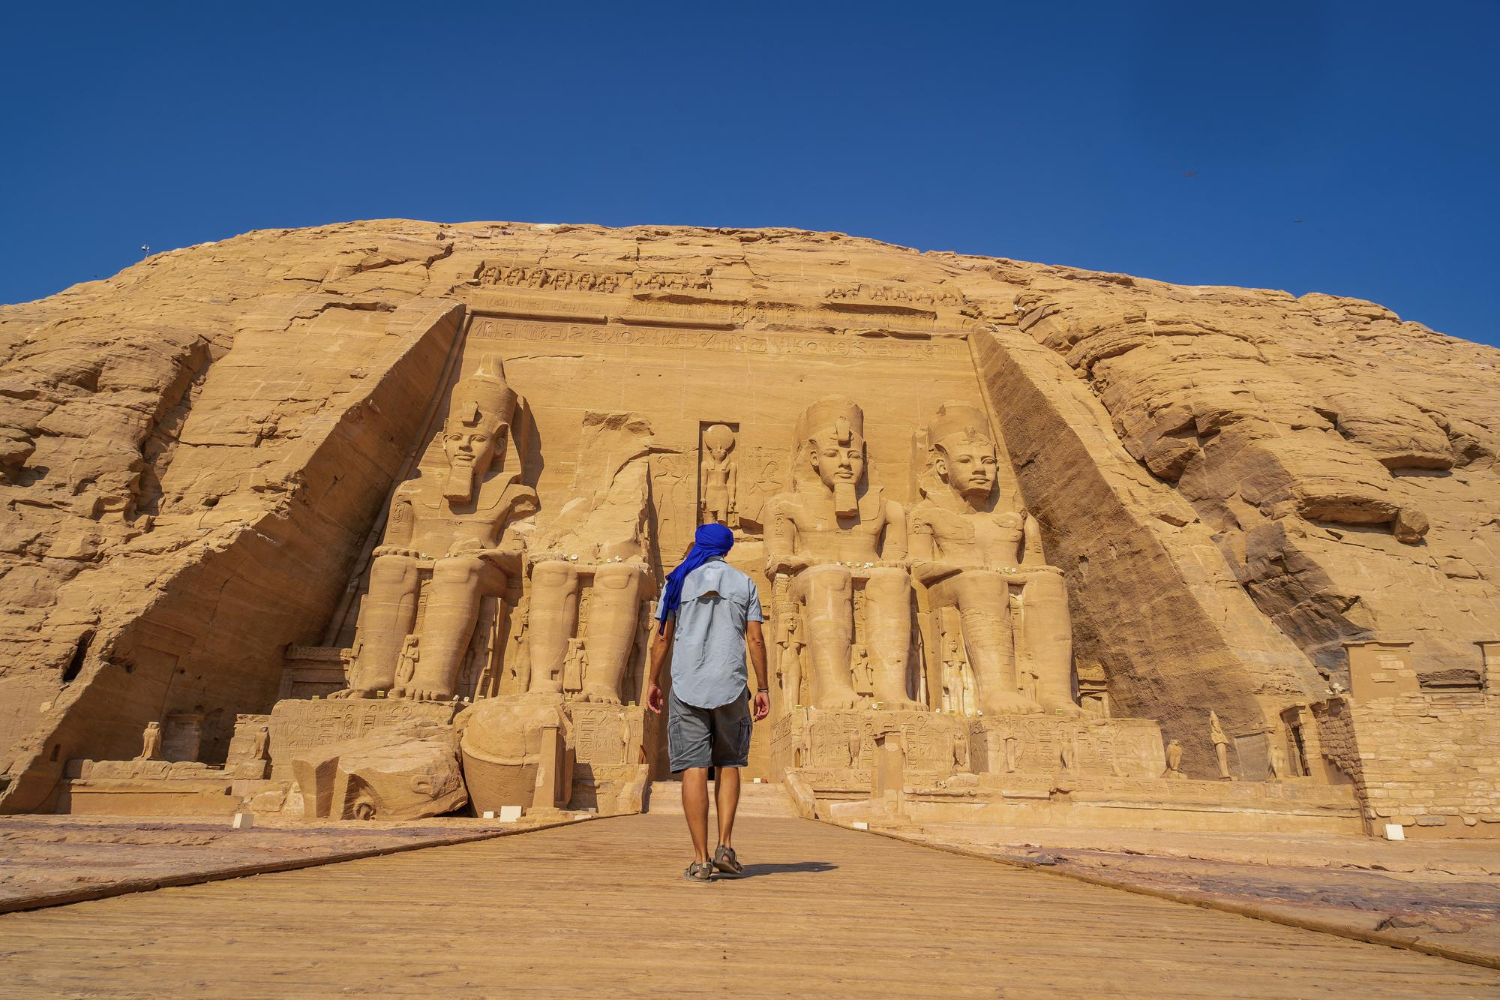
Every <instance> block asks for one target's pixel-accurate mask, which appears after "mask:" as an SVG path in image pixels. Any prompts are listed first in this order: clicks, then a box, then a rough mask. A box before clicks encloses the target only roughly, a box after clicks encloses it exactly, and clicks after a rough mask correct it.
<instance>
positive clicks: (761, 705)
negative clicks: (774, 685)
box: [754, 691, 771, 722]
mask: <svg viewBox="0 0 1500 1000" xmlns="http://www.w3.org/2000/svg"><path fill="white" fill-rule="evenodd" d="M770 714H771V696H770V695H769V694H767V693H766V692H764V691H757V692H755V709H754V715H755V721H756V722H759V721H761V720H762V719H764V718H765V717H766V716H768V715H770Z"/></svg>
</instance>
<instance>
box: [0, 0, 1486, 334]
mask: <svg viewBox="0 0 1500 1000" xmlns="http://www.w3.org/2000/svg"><path fill="white" fill-rule="evenodd" d="M1497 39H1500V3H1497V2H1496V0H1471V2H1453V3H1432V4H1419V3H1412V2H1410V0H1407V2H1401V3H1395V2H1390V3H1387V2H1374V3H1369V2H1350V3H1317V2H1315V0H1307V2H1296V3H1278V2H1254V3H1252V2H1249V0H1241V2H1238V3H1230V2H1220V0H1199V2H1195V3H1184V2H1154V0H1142V2H1140V3H1121V2H1119V0H1114V2H1109V3H1102V2H1101V3H1035V2H1030V3H1026V4H1008V3H1000V2H989V3H974V4H972V5H961V4H951V5H949V4H940V3H926V4H923V3H904V4H899V5H896V4H883V3H879V2H867V3H848V4H831V3H830V4H822V3H813V2H806V0H804V2H801V3H793V4H785V5H782V4H778V3H769V2H767V3H755V4H734V5H730V4H721V3H714V2H711V0H709V2H699V3H693V4H687V3H684V4H681V5H676V4H673V5H656V4H649V3H622V2H619V0H615V2H612V3H607V4H593V3H587V2H568V3H536V2H530V3H525V4H484V5H480V4H473V5H469V4H417V3H410V2H408V3H403V4H399V5H397V4H388V5H387V4H377V3H363V4H354V3H348V4H342V5H339V6H338V7H337V8H335V7H334V6H333V5H331V4H326V3H318V2H304V3H300V4H287V5H277V4H272V3H257V4H250V3H230V2H209V3H203V2H199V3H192V4H187V3H184V4H175V5H174V4H170V3H162V2H158V3H145V2H142V3H134V2H118V0H117V2H114V3H110V4H98V5H78V4H69V3H61V2H59V3H9V4H5V5H4V8H3V10H0V141H3V144H4V147H5V148H4V152H3V155H0V301H3V302H16V301H24V300H28V299H32V298H38V297H41V296H44V295H48V294H51V293H52V292H55V291H57V290H59V289H61V288H63V287H65V286H67V285H69V284H71V283H72V282H75V281H80V280H85V279H89V278H94V277H102V276H106V275H109V274H112V273H113V272H115V271H116V270H118V269H120V268H121V267H124V266H125V265H127V264H130V263H131V262H133V261H135V260H137V259H139V258H140V257H141V256H142V255H141V252H140V250H139V249H138V248H139V247H140V245H141V244H143V243H144V244H150V245H151V247H152V248H153V249H155V250H163V249H168V248H171V247H177V246H183V245H186V244H191V243H199V242H203V241H205V240H216V239H221V238H224V237H228V236H232V235H235V234H237V233H241V232H245V231H247V230H251V229H263V228H268V227H282V226H305V225H313V224H318V223H326V222H335V221H343V220H349V219H360V218H386V217H392V216H402V217H410V218H419V219H431V220H437V221H466V220H485V219H510V220H527V221H535V222H597V223H604V224H608V225H629V224H634V223H692V224H702V225H714V226H772V225H776V226H798V227H805V228H808V229H832V230H839V231H843V232H848V233H854V234H858V235H862V236H871V237H876V238H879V239H883V240H889V241H892V242H895V243H901V244H906V245H909V246H914V247H919V248H922V249H945V250H958V251H961V252H965V253H976V254H988V255H994V256H1003V257H1015V258H1020V259H1025V260H1035V261H1044V262H1048V263H1058V264H1070V265H1075V266H1079V267H1087V268H1097V269H1101V270H1108V271H1125V272H1129V273H1131V274H1137V275H1145V276H1149V277H1154V278H1162V279H1166V280H1168V281H1176V282H1184V283H1191V284H1238V285H1252V286H1259V287H1270V288H1285V289H1287V290H1289V291H1292V292H1294V293H1298V294H1300V293H1303V292H1307V291H1325V292H1333V293H1338V294H1346V295H1355V296H1360V297H1362V298H1369V299H1374V300H1376V301H1378V302H1381V303H1384V304H1386V305H1388V306H1390V307H1391V308H1393V309H1395V310H1396V311H1397V312H1399V313H1400V314H1401V315H1402V316H1403V317H1405V318H1409V319H1416V320H1420V321H1422V322H1424V323H1427V324H1428V325H1430V326H1432V327H1434V328H1436V329H1438V330H1442V331H1444V332H1447V333H1452V334H1455V335H1457V336H1462V337H1467V338H1470V339H1473V340H1480V341H1484V342H1487V343H1492V344H1494V343H1500V321H1497V320H1496V318H1495V317H1496V308H1495V307H1496V299H1497V289H1500V250H1497V238H1500V193H1497V191H1500V58H1497V55H1496V52H1497V49H1496V45H1497Z"/></svg>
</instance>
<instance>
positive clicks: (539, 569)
mask: <svg viewBox="0 0 1500 1000" xmlns="http://www.w3.org/2000/svg"><path fill="white" fill-rule="evenodd" d="M577 576H578V572H577V570H575V569H573V567H572V565H570V564H569V563H565V562H561V561H558V560H549V561H548V562H540V563H537V564H536V566H534V567H533V568H532V570H531V585H532V586H533V587H566V586H568V585H569V584H570V583H571V582H572V581H573V580H575V579H577Z"/></svg>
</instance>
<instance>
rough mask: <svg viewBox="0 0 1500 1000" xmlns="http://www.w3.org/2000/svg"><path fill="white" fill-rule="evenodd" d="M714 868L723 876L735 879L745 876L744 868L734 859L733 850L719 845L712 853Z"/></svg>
mask: <svg viewBox="0 0 1500 1000" xmlns="http://www.w3.org/2000/svg"><path fill="white" fill-rule="evenodd" d="M714 867H715V868H717V869H718V870H719V871H721V872H723V873H724V874H725V875H733V876H735V877H736V878H738V877H739V876H741V875H743V874H745V866H744V865H742V864H740V859H739V858H737V857H735V854H734V848H732V847H729V846H726V845H724V844H720V845H719V846H718V848H717V849H716V850H715V851H714Z"/></svg>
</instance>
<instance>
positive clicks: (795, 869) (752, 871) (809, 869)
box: [725, 861, 838, 881]
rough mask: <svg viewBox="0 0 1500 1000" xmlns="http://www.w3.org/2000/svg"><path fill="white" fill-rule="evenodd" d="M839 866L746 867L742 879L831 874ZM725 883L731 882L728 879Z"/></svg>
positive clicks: (824, 863) (808, 863) (816, 863)
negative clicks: (763, 876) (818, 873)
mask: <svg viewBox="0 0 1500 1000" xmlns="http://www.w3.org/2000/svg"><path fill="white" fill-rule="evenodd" d="M837 867H838V865H834V864H829V863H828V862H827V861H793V862H791V863H790V864H785V865H775V864H764V865H746V866H745V874H743V875H741V876H739V877H740V878H758V877H760V876H762V875H800V874H803V873H815V872H831V871H833V870H834V869H835V868H837ZM725 881H730V879H726V880H725Z"/></svg>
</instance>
